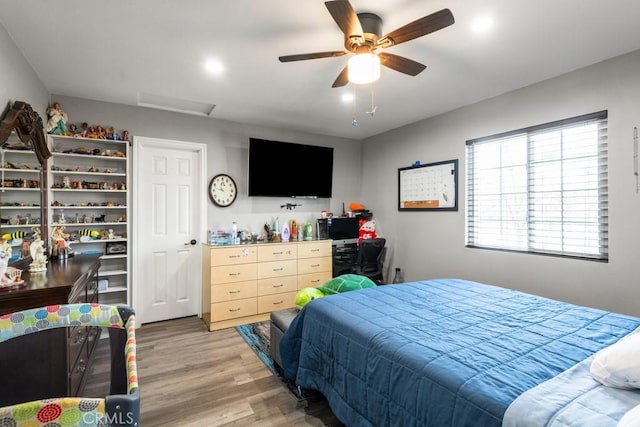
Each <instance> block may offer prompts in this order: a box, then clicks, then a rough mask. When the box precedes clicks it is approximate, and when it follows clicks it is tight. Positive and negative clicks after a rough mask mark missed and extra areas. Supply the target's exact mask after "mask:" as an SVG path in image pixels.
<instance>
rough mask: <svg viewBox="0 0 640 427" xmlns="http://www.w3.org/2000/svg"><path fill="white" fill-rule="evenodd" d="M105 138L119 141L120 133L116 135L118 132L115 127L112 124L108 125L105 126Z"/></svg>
mask: <svg viewBox="0 0 640 427" xmlns="http://www.w3.org/2000/svg"><path fill="white" fill-rule="evenodd" d="M105 137H106V138H107V139H111V140H113V141H119V140H120V135H118V132H117V131H116V128H115V127H113V126H109V127H108V128H107V134H106V136H105Z"/></svg>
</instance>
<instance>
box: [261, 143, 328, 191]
mask: <svg viewBox="0 0 640 427" xmlns="http://www.w3.org/2000/svg"><path fill="white" fill-rule="evenodd" d="M332 184H333V147H321V146H317V145H305V144H295V143H291V142H281V141H269V140H266V139H258V138H250V139H249V196H253V197H256V196H258V197H309V198H316V197H318V198H329V197H331V189H332Z"/></svg>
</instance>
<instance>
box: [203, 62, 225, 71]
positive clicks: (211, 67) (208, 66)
mask: <svg viewBox="0 0 640 427" xmlns="http://www.w3.org/2000/svg"><path fill="white" fill-rule="evenodd" d="M204 68H205V70H207V71H208V72H209V73H210V74H213V75H219V74H221V73H222V70H223V69H224V68H223V67H222V63H221V62H220V61H218V60H217V59H208V60H206V61H205V63H204Z"/></svg>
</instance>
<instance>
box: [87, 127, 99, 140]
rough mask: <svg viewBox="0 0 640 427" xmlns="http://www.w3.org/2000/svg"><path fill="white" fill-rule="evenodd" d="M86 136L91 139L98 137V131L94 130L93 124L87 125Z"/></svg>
mask: <svg viewBox="0 0 640 427" xmlns="http://www.w3.org/2000/svg"><path fill="white" fill-rule="evenodd" d="M86 137H87V138H93V139H96V138H97V137H98V131H97V130H96V127H95V126H89V129H88V130H87V135H86Z"/></svg>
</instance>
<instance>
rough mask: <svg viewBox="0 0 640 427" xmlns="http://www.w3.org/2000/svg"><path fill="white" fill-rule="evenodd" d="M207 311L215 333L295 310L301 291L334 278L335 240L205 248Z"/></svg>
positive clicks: (204, 300)
mask: <svg viewBox="0 0 640 427" xmlns="http://www.w3.org/2000/svg"><path fill="white" fill-rule="evenodd" d="M202 254H203V260H202V313H203V316H202V317H203V320H204V322H205V324H206V325H207V327H208V328H209V330H210V331H213V330H217V329H223V328H228V327H232V326H237V325H242V324H246V323H253V322H260V321H263V320H268V319H269V314H270V313H271V312H272V311H277V310H282V309H283V308H290V307H293V306H294V305H295V303H294V300H295V296H296V293H297V291H298V289H302V288H306V287H316V286H320V285H321V284H323V283H324V282H326V281H327V280H329V279H331V270H332V263H331V262H332V261H331V260H332V258H331V240H314V241H305V242H289V243H259V244H252V245H232V246H209V245H205V246H204V248H203V251H202Z"/></svg>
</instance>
